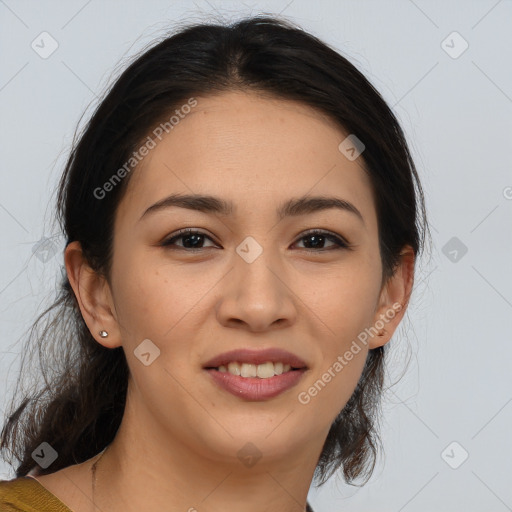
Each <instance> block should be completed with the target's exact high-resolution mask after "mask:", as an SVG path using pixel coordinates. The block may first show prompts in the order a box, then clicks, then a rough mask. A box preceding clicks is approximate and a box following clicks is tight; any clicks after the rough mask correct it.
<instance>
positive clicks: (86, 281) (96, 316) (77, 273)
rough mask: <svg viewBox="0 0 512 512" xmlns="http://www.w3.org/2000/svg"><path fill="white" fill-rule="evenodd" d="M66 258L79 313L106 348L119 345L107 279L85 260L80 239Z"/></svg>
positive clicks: (69, 248)
mask: <svg viewBox="0 0 512 512" xmlns="http://www.w3.org/2000/svg"><path fill="white" fill-rule="evenodd" d="M64 261H65V265H66V271H67V274H68V279H69V282H70V284H71V287H72V288H73V292H74V293H75V297H76V299H77V302H78V305H79V307H80V312H81V313H82V317H83V319H84V321H85V323H86V324H87V327H88V328H89V331H90V332H91V334H92V336H93V337H94V338H95V339H96V341H97V342H98V343H100V344H101V345H103V346H104V347H106V348H115V347H119V346H120V345H121V342H120V336H119V328H118V324H117V321H116V319H115V318H114V316H113V314H112V304H111V300H112V298H111V297H112V296H111V294H110V290H109V285H108V283H107V282H106V280H105V278H104V277H103V276H101V275H100V274H98V273H97V272H95V271H94V270H93V269H92V268H91V267H90V266H89V265H88V263H87V262H86V261H85V258H84V256H83V252H82V248H81V245H80V242H77V241H74V242H71V243H70V244H68V246H67V247H66V250H65V253H64ZM105 333H107V334H106V335H105Z"/></svg>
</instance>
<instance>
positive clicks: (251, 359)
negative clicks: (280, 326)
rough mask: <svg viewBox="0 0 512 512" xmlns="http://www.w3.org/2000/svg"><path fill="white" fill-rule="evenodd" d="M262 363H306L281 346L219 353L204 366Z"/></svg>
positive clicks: (298, 365)
mask: <svg viewBox="0 0 512 512" xmlns="http://www.w3.org/2000/svg"><path fill="white" fill-rule="evenodd" d="M234 361H236V362H238V363H248V364H263V363H266V362H268V361H271V362H273V363H279V362H281V363H283V364H289V365H290V366H291V367H292V368H306V367H307V365H306V363H305V362H304V361H303V360H302V359H301V358H300V357H299V356H296V355H295V354H292V353H291V352H288V351H286V350H283V349H281V348H267V349H262V350H249V349H237V350H230V351H229V352H224V353H222V354H219V355H217V356H215V357H213V358H212V359H210V360H209V361H207V362H206V363H205V364H204V365H203V367H204V368H218V367H219V366H223V365H227V364H228V363H231V362H234Z"/></svg>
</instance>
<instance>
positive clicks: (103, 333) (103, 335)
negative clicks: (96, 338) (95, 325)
mask: <svg viewBox="0 0 512 512" xmlns="http://www.w3.org/2000/svg"><path fill="white" fill-rule="evenodd" d="M100 336H101V337H102V338H106V337H107V336H108V332H107V331H100Z"/></svg>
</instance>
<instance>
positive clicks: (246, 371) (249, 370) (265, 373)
mask: <svg viewBox="0 0 512 512" xmlns="http://www.w3.org/2000/svg"><path fill="white" fill-rule="evenodd" d="M205 369H206V370H217V371H218V372H220V373H230V374H231V375H236V376H238V377H243V378H255V377H256V378H260V379H269V378H271V377H275V376H277V375H282V374H283V373H288V372H293V371H298V370H305V369H306V368H305V367H303V368H298V367H297V368H294V367H292V366H291V365H290V364H284V363H281V362H275V363H274V362H272V361H267V362H266V363H263V364H250V363H239V362H238V361H233V362H230V363H228V364H227V365H221V366H218V367H207V368H205Z"/></svg>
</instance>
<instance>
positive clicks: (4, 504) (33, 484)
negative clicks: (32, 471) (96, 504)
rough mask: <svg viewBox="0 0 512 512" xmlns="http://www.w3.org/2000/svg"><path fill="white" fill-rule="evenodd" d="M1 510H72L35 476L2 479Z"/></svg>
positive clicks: (39, 511) (9, 511)
mask: <svg viewBox="0 0 512 512" xmlns="http://www.w3.org/2000/svg"><path fill="white" fill-rule="evenodd" d="M0 511H1V512H72V510H71V509H70V508H68V507H66V505H64V503H62V501H60V500H59V499H58V498H57V497H56V496H55V495H53V494H52V493H51V492H50V491H48V490H47V489H46V488H45V487H44V486H43V485H42V484H40V483H39V482H38V481H37V480H36V479H35V478H32V477H29V476H22V477H20V478H15V479H13V480H0Z"/></svg>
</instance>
